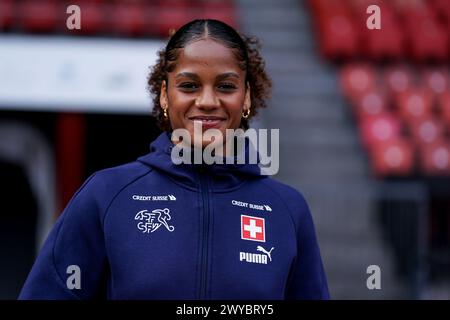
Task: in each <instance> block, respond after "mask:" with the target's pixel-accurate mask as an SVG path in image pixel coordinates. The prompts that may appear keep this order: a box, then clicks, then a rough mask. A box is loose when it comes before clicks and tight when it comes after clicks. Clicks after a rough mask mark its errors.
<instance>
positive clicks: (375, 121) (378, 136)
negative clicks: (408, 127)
mask: <svg viewBox="0 0 450 320" xmlns="http://www.w3.org/2000/svg"><path fill="white" fill-rule="evenodd" d="M359 131H360V135H361V140H362V142H363V144H364V145H365V146H370V145H373V144H375V143H378V142H386V141H390V140H395V139H398V138H400V134H401V124H400V122H399V121H398V119H397V118H396V117H395V116H394V115H393V114H391V113H389V112H387V111H386V112H383V113H381V114H378V115H374V116H372V117H366V118H362V119H361V122H360V124H359Z"/></svg>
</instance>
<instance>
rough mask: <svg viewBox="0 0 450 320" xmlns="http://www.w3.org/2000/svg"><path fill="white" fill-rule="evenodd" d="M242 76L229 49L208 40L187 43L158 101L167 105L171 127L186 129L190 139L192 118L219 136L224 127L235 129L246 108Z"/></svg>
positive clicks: (248, 97) (243, 75)
mask: <svg viewBox="0 0 450 320" xmlns="http://www.w3.org/2000/svg"><path fill="white" fill-rule="evenodd" d="M245 75H246V74H245V71H244V70H242V69H241V68H240V67H239V65H238V61H237V59H236V57H235V56H234V54H233V51H232V49H230V48H227V47H225V46H224V45H222V44H221V43H219V42H217V41H214V40H211V39H202V40H198V41H195V42H191V43H189V44H188V45H187V46H186V47H184V49H181V52H180V54H179V57H178V59H177V61H176V66H175V69H174V70H173V71H172V72H170V73H168V76H167V79H168V83H165V82H163V85H162V88H161V95H160V104H161V106H162V107H163V108H167V112H168V115H169V119H170V124H171V126H172V129H173V130H175V129H180V128H184V129H187V130H188V131H189V133H190V135H191V140H192V139H193V134H194V122H196V121H197V122H198V123H201V124H202V131H205V130H207V129H209V128H215V129H218V130H220V131H221V133H222V135H223V137H225V130H226V129H237V128H238V127H239V125H240V123H241V118H242V112H243V111H244V110H247V109H249V108H250V89H249V88H248V87H246V86H247V84H246V82H245ZM209 142H210V141H202V146H203V147H204V146H206V145H207V144H208V143H209Z"/></svg>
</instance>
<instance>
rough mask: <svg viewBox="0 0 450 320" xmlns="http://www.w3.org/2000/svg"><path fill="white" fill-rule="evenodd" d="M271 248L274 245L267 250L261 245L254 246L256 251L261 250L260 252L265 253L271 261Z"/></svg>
mask: <svg viewBox="0 0 450 320" xmlns="http://www.w3.org/2000/svg"><path fill="white" fill-rule="evenodd" d="M273 249H275V248H274V247H272V248H271V249H270V250H269V251H267V250H266V249H264V248H263V247H261V246H257V247H256V251H261V252H262V253H265V254H267V256H268V257H269V260H270V261H272V257H271V255H270V254H271V253H272V250H273Z"/></svg>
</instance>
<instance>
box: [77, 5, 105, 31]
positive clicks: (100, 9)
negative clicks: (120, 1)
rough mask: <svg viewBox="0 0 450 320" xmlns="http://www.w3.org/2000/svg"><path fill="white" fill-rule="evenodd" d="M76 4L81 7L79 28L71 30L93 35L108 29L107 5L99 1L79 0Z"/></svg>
mask: <svg viewBox="0 0 450 320" xmlns="http://www.w3.org/2000/svg"><path fill="white" fill-rule="evenodd" d="M77 5H78V6H79V7H80V9H81V29H80V30H72V31H73V32H76V33H80V34H85V35H94V34H99V33H102V32H104V31H105V30H109V26H108V22H109V21H107V19H106V17H107V15H106V13H107V10H106V9H107V8H108V7H107V6H106V5H105V4H103V3H101V2H100V1H92V0H81V1H78V3H77Z"/></svg>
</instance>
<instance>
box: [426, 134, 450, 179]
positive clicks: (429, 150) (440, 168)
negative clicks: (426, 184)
mask: <svg viewBox="0 0 450 320" xmlns="http://www.w3.org/2000/svg"><path fill="white" fill-rule="evenodd" d="M419 167H420V170H421V172H422V173H423V174H424V175H426V176H448V175H450V144H449V143H448V141H439V142H436V143H434V144H427V145H423V146H421V148H420V149H419Z"/></svg>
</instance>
